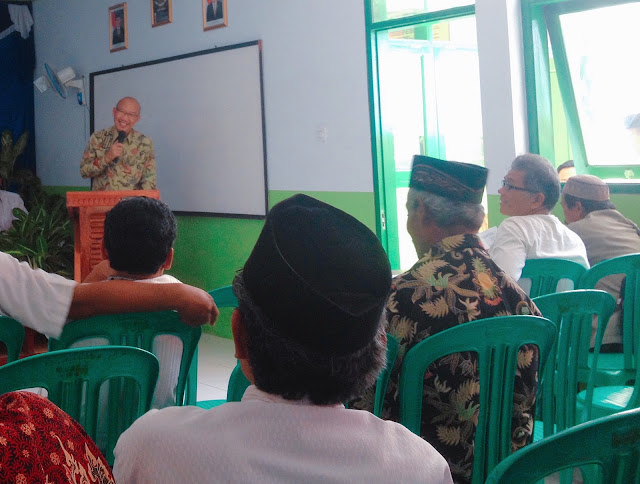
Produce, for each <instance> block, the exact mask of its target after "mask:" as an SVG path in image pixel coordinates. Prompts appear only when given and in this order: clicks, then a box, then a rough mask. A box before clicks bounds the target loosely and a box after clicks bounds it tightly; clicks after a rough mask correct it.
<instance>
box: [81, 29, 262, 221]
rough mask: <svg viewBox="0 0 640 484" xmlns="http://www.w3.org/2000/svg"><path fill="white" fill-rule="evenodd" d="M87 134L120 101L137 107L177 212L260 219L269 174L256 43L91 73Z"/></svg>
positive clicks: (166, 197) (109, 120)
mask: <svg viewBox="0 0 640 484" xmlns="http://www.w3.org/2000/svg"><path fill="white" fill-rule="evenodd" d="M90 88H91V132H93V131H94V130H100V129H104V128H107V127H109V126H111V125H113V113H112V109H113V107H114V106H115V105H116V103H117V102H118V100H119V99H121V98H123V97H125V96H132V97H135V98H136V99H137V100H138V101H139V102H140V106H141V108H142V110H141V117H140V121H139V122H138V124H136V126H135V129H136V130H138V131H140V132H142V133H144V134H145V135H147V136H149V137H151V139H152V140H153V146H154V149H155V155H156V166H157V170H158V188H159V189H160V193H161V197H162V200H163V201H165V202H166V203H167V204H168V205H169V207H170V208H171V210H173V211H174V212H178V213H180V214H195V215H217V216H229V217H240V218H263V217H264V216H265V215H266V212H267V172H266V146H265V132H264V112H263V110H264V104H263V100H262V56H261V44H260V41H253V42H247V43H243V44H237V45H233V46H228V47H222V48H216V49H211V50H205V51H200V52H194V53H191V54H186V55H181V56H176V57H169V58H166V59H159V60H155V61H150V62H144V63H141V64H135V65H131V66H124V67H119V68H116V69H109V70H105V71H100V72H93V73H91V75H90Z"/></svg>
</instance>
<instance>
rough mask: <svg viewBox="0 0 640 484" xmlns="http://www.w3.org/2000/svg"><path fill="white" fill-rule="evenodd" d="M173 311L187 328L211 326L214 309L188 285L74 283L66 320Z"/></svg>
mask: <svg viewBox="0 0 640 484" xmlns="http://www.w3.org/2000/svg"><path fill="white" fill-rule="evenodd" d="M171 309H175V310H177V311H178V314H180V319H181V320H182V322H184V323H185V324H187V325H189V326H201V325H203V324H213V323H214V322H215V321H216V319H217V318H218V314H219V311H218V308H217V307H216V304H215V302H214V301H213V298H212V297H211V296H210V295H209V293H207V292H205V291H203V290H202V289H198V288H197V287H193V286H189V285H188V284H139V283H137V282H135V281H122V280H114V281H104V282H94V283H90V284H78V285H77V286H76V288H75V291H74V292H73V299H72V300H71V307H70V308H69V315H68V317H69V318H70V319H82V318H88V317H91V316H96V315H98V314H118V313H127V312H132V311H135V312H138V311H141V312H144V311H165V310H171Z"/></svg>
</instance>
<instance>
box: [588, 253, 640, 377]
mask: <svg viewBox="0 0 640 484" xmlns="http://www.w3.org/2000/svg"><path fill="white" fill-rule="evenodd" d="M612 274H624V275H625V276H626V277H625V284H624V293H622V294H621V296H622V298H623V303H622V334H623V338H622V347H623V353H624V370H629V371H633V370H634V369H635V368H636V358H637V357H638V355H637V354H636V353H640V344H634V342H635V341H636V340H637V339H638V338H640V254H629V255H622V256H620V257H614V258H613V259H608V260H605V261H602V262H600V263H598V264H596V265H594V266H593V267H592V268H591V269H589V270H588V271H587V272H585V273H584V274H583V276H582V277H581V279H580V288H582V289H593V288H595V287H596V284H597V283H598V282H599V281H600V280H601V279H602V278H603V277H606V276H610V275H612Z"/></svg>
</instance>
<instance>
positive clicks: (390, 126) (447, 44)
mask: <svg viewBox="0 0 640 484" xmlns="http://www.w3.org/2000/svg"><path fill="white" fill-rule="evenodd" d="M376 40H377V47H378V51H377V66H378V88H379V95H380V97H379V99H380V119H381V125H382V143H381V144H382V158H383V163H384V165H385V170H384V171H385V180H384V185H385V193H386V194H387V199H388V200H393V202H392V206H387V207H386V208H387V211H386V213H387V220H388V222H389V230H390V231H394V233H395V234H396V237H397V240H398V243H399V246H400V267H401V268H403V269H407V268H409V267H410V266H411V265H412V264H413V263H414V262H415V260H416V254H415V250H414V249H413V245H412V243H411V239H410V237H409V235H408V234H407V232H406V227H405V225H406V217H407V215H406V209H405V203H406V194H407V187H408V179H409V177H408V172H409V171H410V170H411V162H412V159H413V155H415V154H423V155H424V154H426V155H429V156H434V157H438V158H442V159H448V160H455V161H464V162H468V163H477V164H484V154H483V140H482V114H481V109H480V79H479V69H478V48H477V41H476V24H475V18H474V17H466V18H460V19H454V20H450V21H442V22H437V23H430V24H420V25H416V26H412V27H411V28H403V29H395V30H389V31H384V32H379V33H378V34H377V39H376ZM389 167H391V169H389ZM391 212H392V213H391Z"/></svg>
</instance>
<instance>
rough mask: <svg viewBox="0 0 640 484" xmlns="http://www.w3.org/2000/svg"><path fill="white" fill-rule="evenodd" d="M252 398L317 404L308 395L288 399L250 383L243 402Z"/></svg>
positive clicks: (293, 403) (330, 406)
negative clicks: (297, 398)
mask: <svg viewBox="0 0 640 484" xmlns="http://www.w3.org/2000/svg"><path fill="white" fill-rule="evenodd" d="M251 400H259V401H262V402H269V403H284V404H288V405H315V404H314V403H312V402H311V400H309V399H308V398H307V397H305V398H302V399H300V400H287V399H286V398H283V397H281V396H279V395H273V394H272V393H267V392H263V391H262V390H259V389H258V387H256V386H255V385H250V386H249V387H248V388H247V390H246V391H245V392H244V395H243V396H242V401H243V402H248V401H251ZM315 406H317V407H328V408H344V405H343V404H341V403H337V404H334V405H315Z"/></svg>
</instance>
